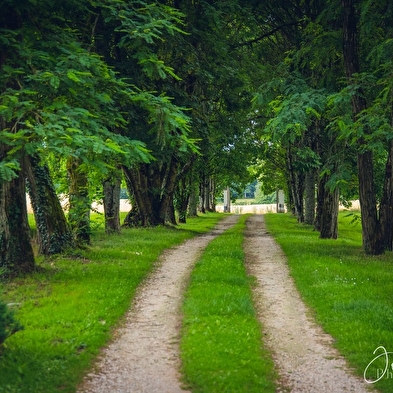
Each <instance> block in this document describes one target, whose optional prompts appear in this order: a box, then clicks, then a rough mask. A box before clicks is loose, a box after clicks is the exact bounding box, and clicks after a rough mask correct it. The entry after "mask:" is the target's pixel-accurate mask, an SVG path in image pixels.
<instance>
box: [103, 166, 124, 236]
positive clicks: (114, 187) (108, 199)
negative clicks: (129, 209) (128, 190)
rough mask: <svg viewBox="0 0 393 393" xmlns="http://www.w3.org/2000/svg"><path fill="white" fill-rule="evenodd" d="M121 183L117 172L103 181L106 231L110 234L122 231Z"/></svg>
mask: <svg viewBox="0 0 393 393" xmlns="http://www.w3.org/2000/svg"><path fill="white" fill-rule="evenodd" d="M120 183H121V181H120V178H119V175H118V174H117V173H113V174H112V176H111V177H109V178H108V179H106V180H104V182H103V190H104V199H103V203H104V215H105V232H106V233H108V234H111V233H119V232H120Z"/></svg>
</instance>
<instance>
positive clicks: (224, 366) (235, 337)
mask: <svg viewBox="0 0 393 393" xmlns="http://www.w3.org/2000/svg"><path fill="white" fill-rule="evenodd" d="M246 219H247V216H241V218H240V221H239V223H238V224H237V225H236V226H235V227H234V228H233V229H230V230H227V231H226V232H225V233H224V234H223V235H221V236H219V237H218V238H216V239H215V240H213V241H212V242H211V243H210V244H209V245H208V247H207V248H206V250H205V252H204V254H203V255H202V257H201V259H200V260H199V261H198V263H197V265H196V266H195V269H194V271H193V273H192V275H191V280H190V284H189V287H188V289H187V291H186V294H185V301H184V306H183V312H184V321H183V330H182V339H181V358H182V363H183V374H184V378H185V382H186V383H187V384H188V385H189V386H190V387H191V389H192V391H193V392H194V393H196V392H258V393H261V392H264V393H268V392H274V391H275V386H274V382H273V381H274V372H273V364H272V361H271V359H270V357H269V354H268V353H267V352H266V351H265V350H264V349H262V348H261V346H262V345H261V326H260V324H259V323H258V321H257V319H256V315H255V311H254V306H253V300H252V293H251V289H250V284H251V278H250V277H248V276H247V274H246V271H245V268H244V264H243V263H244V253H243V249H242V245H243V231H244V227H245V220H246Z"/></svg>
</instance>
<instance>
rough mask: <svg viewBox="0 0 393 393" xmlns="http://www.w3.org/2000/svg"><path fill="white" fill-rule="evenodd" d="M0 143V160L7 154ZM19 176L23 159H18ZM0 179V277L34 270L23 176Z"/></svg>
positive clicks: (4, 147) (5, 148)
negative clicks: (19, 163)
mask: <svg viewBox="0 0 393 393" xmlns="http://www.w3.org/2000/svg"><path fill="white" fill-rule="evenodd" d="M7 151H8V149H7V147H6V146H5V145H3V144H0V160H3V159H4V158H5V157H6V155H7ZM21 168H22V173H23V160H21ZM22 173H21V174H20V176H19V177H17V178H15V179H13V180H11V181H2V180H0V269H1V271H0V274H5V275H18V274H24V273H29V272H31V271H33V270H34V268H35V260H34V253H33V248H32V246H31V243H30V228H29V224H28V220H27V206H26V184H25V177H24V176H23V175H22Z"/></svg>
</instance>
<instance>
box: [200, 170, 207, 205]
mask: <svg viewBox="0 0 393 393" xmlns="http://www.w3.org/2000/svg"><path fill="white" fill-rule="evenodd" d="M205 191H206V188H205V176H204V175H203V178H202V181H201V184H200V186H199V200H200V203H199V204H200V209H201V213H206V209H205V206H206V195H205Z"/></svg>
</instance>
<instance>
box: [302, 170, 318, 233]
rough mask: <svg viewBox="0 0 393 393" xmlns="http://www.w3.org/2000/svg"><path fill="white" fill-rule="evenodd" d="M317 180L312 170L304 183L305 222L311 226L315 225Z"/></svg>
mask: <svg viewBox="0 0 393 393" xmlns="http://www.w3.org/2000/svg"><path fill="white" fill-rule="evenodd" d="M315 178H316V175H315V171H314V170H310V171H309V172H307V173H306V177H305V182H304V183H305V184H304V188H305V190H304V191H305V192H304V205H305V208H304V222H305V223H306V224H309V225H313V224H314V220H315Z"/></svg>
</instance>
